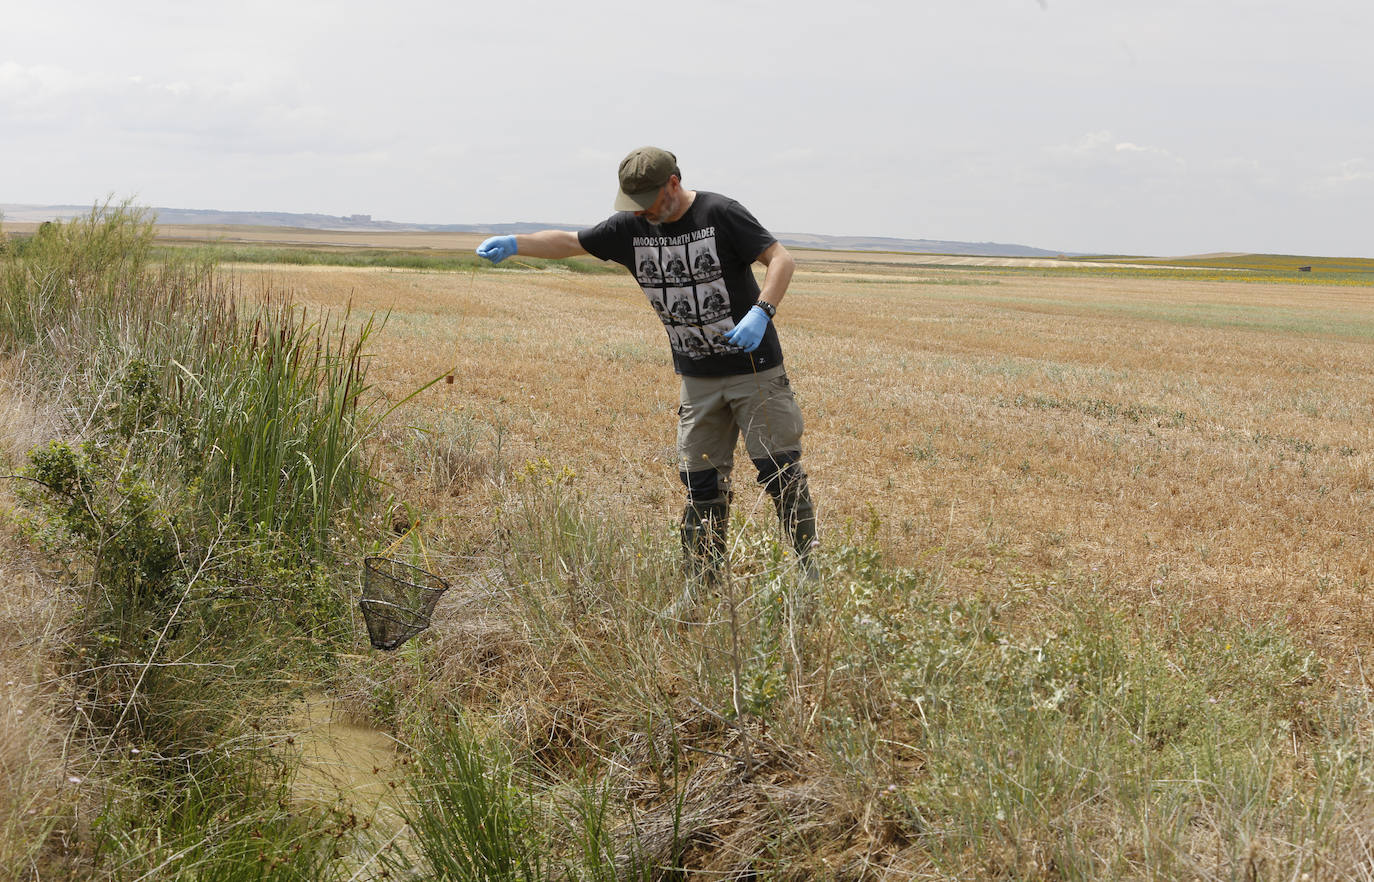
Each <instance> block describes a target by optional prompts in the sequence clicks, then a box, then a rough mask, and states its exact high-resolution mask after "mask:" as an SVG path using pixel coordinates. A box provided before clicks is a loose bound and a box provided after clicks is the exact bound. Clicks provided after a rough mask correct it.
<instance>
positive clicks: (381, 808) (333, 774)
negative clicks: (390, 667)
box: [291, 693, 402, 820]
mask: <svg viewBox="0 0 1374 882" xmlns="http://www.w3.org/2000/svg"><path fill="white" fill-rule="evenodd" d="M291 728H292V730H293V731H294V732H295V734H294V735H293V739H294V741H295V747H296V749H297V750H298V751H299V757H300V767H299V769H298V770H297V772H296V777H295V780H294V781H293V782H292V787H291V790H292V795H293V796H294V797H295V798H296V799H297V800H300V801H301V802H312V803H316V804H320V805H337V804H340V803H344V804H347V805H349V807H350V809H351V810H353V811H356V812H358V813H359V815H360V816H365V817H372V818H376V819H378V820H381V819H388V820H393V819H395V818H396V817H397V813H396V798H397V791H398V790H399V789H400V788H401V786H402V782H401V774H400V770H399V765H400V756H401V755H400V754H399V753H398V752H397V750H396V744H395V742H394V741H393V740H392V739H391V737H390V736H388V735H387V734H385V733H383V732H380V731H378V730H376V729H373V728H372V727H370V726H366V725H360V724H358V723H357V722H355V721H353V720H350V719H348V718H347V717H346V716H345V715H344V714H342V713H341V712H339V710H338V709H337V707H336V705H335V702H334V701H333V700H332V699H330V698H329V697H328V696H326V695H323V694H318V693H310V694H307V695H306V696H305V697H304V698H303V699H302V700H301V702H300V704H299V705H297V707H296V709H295V711H294V712H293V714H292V717H291ZM393 785H394V786H393Z"/></svg>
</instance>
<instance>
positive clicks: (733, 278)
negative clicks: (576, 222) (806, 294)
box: [577, 190, 782, 377]
mask: <svg viewBox="0 0 1374 882" xmlns="http://www.w3.org/2000/svg"><path fill="white" fill-rule="evenodd" d="M577 238H578V240H579V241H580V242H581V243H582V247H583V248H584V249H586V250H587V253H589V254H592V255H594V256H596V257H599V258H601V259H602V260H611V261H614V262H616V263H618V264H620V265H621V266H623V267H625V268H626V269H628V270H629V271H630V273H631V274H633V275H634V277H635V279H636V280H637V281H638V282H639V285H640V287H641V288H643V289H644V293H645V294H646V295H647V296H648V298H649V304H650V305H651V306H653V308H654V311H655V312H657V313H658V317H659V318H660V319H662V321H663V327H664V329H666V330H667V332H668V343H669V345H670V346H672V349H673V369H674V370H676V371H677V372H678V373H679V374H686V375H687V376H690V377H719V376H727V375H730V374H748V373H752V372H754V371H761V370H765V369H767V368H771V367H776V366H778V365H780V364H782V347H781V346H780V345H779V344H778V332H777V331H776V330H774V329H773V323H772V322H769V323H768V329H767V330H766V331H765V332H764V335H763V340H762V341H761V342H760V343H759V347H758V348H757V349H755V350H754V351H753V352H742V351H740V348H739V347H738V346H734V345H732V344H730V343H727V342H726V341H725V340H724V339H722V336H721V335H723V334H725V333H726V332H727V331H729V330H730V329H732V328H733V327H734V326H735V323H736V322H737V321H739V320H740V319H742V318H744V315H745V313H747V312H749V308H750V307H752V306H753V305H754V303H755V302H757V301H758V299H759V284H758V282H757V281H756V280H755V279H754V273H753V270H752V268H751V267H752V265H753V263H754V261H755V259H756V258H758V256H759V255H760V254H762V253H763V252H764V251H766V250H767V249H768V248H769V247H770V246H772V244H773V243H774V242H776V241H777V240H776V239H775V238H773V235H772V234H771V233H769V232H768V231H767V230H766V229H764V228H763V225H762V224H760V223H759V222H758V221H757V220H755V219H754V216H753V215H752V214H750V213H749V211H748V209H746V208H745V207H744V206H743V205H740V204H739V203H738V202H736V201H735V200H733V199H729V198H726V197H725V196H721V195H720V194H718V193H707V192H705V191H702V190H698V191H697V195H696V198H695V199H694V200H692V205H691V207H690V208H688V209H687V213H686V214H684V215H683V216H682V217H681V218H679V219H678V220H676V221H674V222H672V223H667V224H651V223H649V222H648V221H647V220H645V219H644V218H641V217H635V215H634V212H630V211H622V212H619V213H617V214H614V215H612V216H611V217H609V218H607V219H606V220H604V221H602V222H601V223H599V224H597V225H596V226H594V227H591V228H590V229H586V230H583V231H582V232H580V233H578V234H577Z"/></svg>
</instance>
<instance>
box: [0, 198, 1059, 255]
mask: <svg viewBox="0 0 1374 882" xmlns="http://www.w3.org/2000/svg"><path fill="white" fill-rule="evenodd" d="M90 210H91V207H90V206H89V205H0V213H3V215H4V219H5V220H9V221H18V222H25V223H38V222H42V221H45V220H57V219H63V220H65V219H68V218H73V217H78V216H80V215H84V214H88V213H89V212H90ZM152 211H153V212H155V213H156V214H157V219H158V222H159V223H164V224H206V225H211V224H215V225H232V226H253V227H287V228H295V229H308V230H355V231H365V230H378V231H394V232H407V231H418V232H427V233H491V234H493V235H500V234H512V233H532V232H534V231H536V230H550V229H553V230H580V229H582V228H583V227H584V226H586V225H585V224H556V223H528V222H522V223H511V224H408V223H398V222H396V221H385V220H375V219H373V217H372V215H370V214H352V215H347V216H343V217H340V216H337V215H330V214H297V213H292V212H285V211H217V210H214V209H200V208H154V209H152ZM777 236H778V239H779V240H780V241H781V242H782V243H783V244H784V245H789V246H791V247H794V248H818V249H822V250H829V251H900V252H909V253H913V254H968V255H980V256H988V257H1055V256H1059V255H1065V254H1067V252H1061V251H1047V250H1045V249H1043V248H1032V247H1030V246H1028V245H1009V244H1004V243H1000V242H947V241H943V240H939V239H897V238H889V237H883V236H822V235H818V234H815V233H778V234H777Z"/></svg>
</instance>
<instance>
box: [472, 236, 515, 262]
mask: <svg viewBox="0 0 1374 882" xmlns="http://www.w3.org/2000/svg"><path fill="white" fill-rule="evenodd" d="M515 253H516V247H515V237H514V236H492V237H491V238H490V239H488V240H487V241H485V242H483V243H482V244H481V245H478V246H477V256H478V257H485V258H486V259H487V260H490V261H491V262H492V263H500V262H501V261H503V260H505V259H506V258H507V257H510V256H511V255H512V254H515Z"/></svg>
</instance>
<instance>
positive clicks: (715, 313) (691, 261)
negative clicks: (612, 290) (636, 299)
mask: <svg viewBox="0 0 1374 882" xmlns="http://www.w3.org/2000/svg"><path fill="white" fill-rule="evenodd" d="M634 251H635V255H634V266H635V278H636V279H637V280H638V282H639V285H640V287H641V288H643V289H644V293H645V295H646V296H647V297H648V298H649V303H650V304H652V305H653V307H654V310H655V311H656V312H657V313H658V317H659V318H660V319H662V320H663V324H664V325H665V326H666V327H667V329H668V341H669V343H670V344H671V345H672V347H673V351H674V352H676V353H678V354H679V355H685V356H687V357H688V358H693V359H699V358H703V357H706V356H708V355H715V354H721V353H727V352H738V351H739V350H738V349H737V348H736V347H734V346H732V345H731V344H729V343H727V342H726V341H725V340H724V339H722V335H724V334H725V333H727V332H728V331H730V329H731V328H733V327H734V326H735V322H734V319H733V318H731V316H730V295H729V292H728V291H727V290H726V287H725V280H724V278H723V273H722V271H721V264H720V255H719V254H718V253H717V251H716V231H715V227H707V228H705V229H700V230H694V231H692V232H691V233H684V234H682V235H679V236H638V237H636V238H635V240H634Z"/></svg>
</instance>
